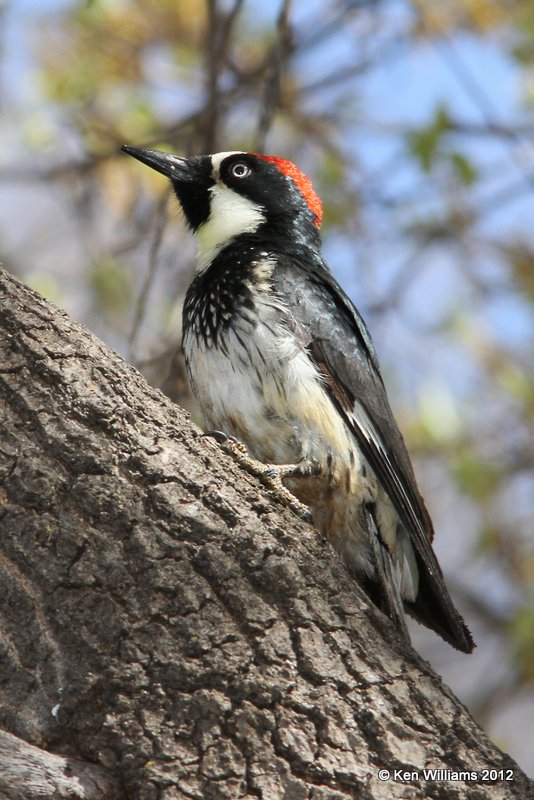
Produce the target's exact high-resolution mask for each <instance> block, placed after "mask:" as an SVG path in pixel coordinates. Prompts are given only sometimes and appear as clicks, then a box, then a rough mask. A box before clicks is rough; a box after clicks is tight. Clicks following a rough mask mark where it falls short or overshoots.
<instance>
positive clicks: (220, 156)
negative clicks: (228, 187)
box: [211, 150, 244, 181]
mask: <svg viewBox="0 0 534 800" xmlns="http://www.w3.org/2000/svg"><path fill="white" fill-rule="evenodd" d="M243 152H244V151H243V150H227V151H226V152H225V153H213V155H212V157H211V163H212V165H213V173H212V176H213V179H214V180H216V181H218V180H219V170H220V168H221V164H222V162H223V161H224V159H225V158H228V156H238V155H240V154H241V153H243Z"/></svg>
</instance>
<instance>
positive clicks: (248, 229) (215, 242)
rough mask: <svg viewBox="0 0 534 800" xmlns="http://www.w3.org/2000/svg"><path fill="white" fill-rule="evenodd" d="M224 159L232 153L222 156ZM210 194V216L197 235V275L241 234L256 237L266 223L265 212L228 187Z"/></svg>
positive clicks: (215, 187)
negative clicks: (254, 234)
mask: <svg viewBox="0 0 534 800" xmlns="http://www.w3.org/2000/svg"><path fill="white" fill-rule="evenodd" d="M218 155H222V156H223V157H224V156H226V155H228V153H224V154H221V153H218ZM209 191H210V195H211V198H210V213H209V217H208V218H207V220H206V222H203V223H202V225H199V227H198V228H197V230H196V232H195V239H196V244H197V271H198V272H202V271H203V270H205V269H206V267H209V265H210V264H211V262H212V261H213V259H214V258H215V256H216V255H217V253H218V252H219V251H220V250H222V248H223V247H225V246H226V245H227V244H229V243H230V242H231V241H232V239H235V237H236V236H239V235H240V234H241V233H253V232H254V231H255V230H257V229H258V227H259V226H260V225H261V223H262V222H263V220H264V214H263V208H262V207H261V206H259V205H256V203H253V202H252V200H249V199H248V198H247V197H242V195H240V194H237V192H234V191H233V189H230V188H229V187H228V186H226V185H225V184H224V183H216V184H214V185H213V186H212V187H211V189H210V190H209Z"/></svg>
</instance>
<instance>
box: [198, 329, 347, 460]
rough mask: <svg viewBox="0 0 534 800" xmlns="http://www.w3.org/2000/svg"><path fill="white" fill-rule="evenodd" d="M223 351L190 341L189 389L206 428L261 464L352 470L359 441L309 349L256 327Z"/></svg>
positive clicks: (234, 334)
mask: <svg viewBox="0 0 534 800" xmlns="http://www.w3.org/2000/svg"><path fill="white" fill-rule="evenodd" d="M247 333H248V335H247V336H244V335H242V333H241V332H240V331H239V330H238V331H228V332H227V333H226V336H225V338H224V340H223V341H222V342H221V343H220V344H219V346H211V347H207V346H205V345H204V344H203V343H199V342H198V341H195V343H194V345H195V346H194V347H193V346H192V344H193V342H192V341H191V340H190V338H189V337H186V338H185V339H184V351H185V355H186V361H187V367H188V371H189V378H190V383H191V388H192V390H193V393H194V395H195V396H196V398H197V400H198V402H199V405H200V407H201V411H202V415H203V417H204V422H205V425H206V426H207V427H208V428H214V429H218V430H222V431H223V432H224V433H227V434H231V435H233V436H236V437H237V438H238V439H240V440H241V441H243V442H244V444H246V446H247V447H248V449H249V451H250V452H251V454H252V455H253V456H254V457H256V458H258V459H259V460H260V461H264V462H265V463H272V464H291V463H295V462H298V461H302V460H307V459H313V460H314V461H316V462H318V463H319V464H321V465H322V464H323V462H325V463H326V462H328V464H329V465H330V466H331V465H332V464H337V463H339V464H345V463H346V464H347V465H348V466H351V465H352V466H354V449H355V443H354V440H353V438H352V436H351V434H350V432H349V431H348V429H347V427H346V425H345V423H344V422H343V420H342V419H341V417H340V415H339V413H338V412H337V409H335V408H334V406H333V404H332V402H331V400H330V398H329V396H328V394H327V392H326V390H325V387H324V382H323V379H322V377H321V376H320V374H319V373H318V371H317V369H316V367H315V366H314V364H313V363H312V362H311V360H310V358H309V356H308V354H307V352H306V350H305V349H304V348H303V347H302V346H301V345H300V344H299V343H298V342H296V341H295V340H294V339H293V338H292V337H291V336H289V335H288V334H287V333H286V332H284V331H281V332H280V333H279V335H278V340H276V334H275V336H274V337H273V332H272V329H271V328H270V329H269V330H268V331H264V330H262V326H261V325H258V326H257V327H256V328H255V329H254V330H253V331H252V332H251V331H247Z"/></svg>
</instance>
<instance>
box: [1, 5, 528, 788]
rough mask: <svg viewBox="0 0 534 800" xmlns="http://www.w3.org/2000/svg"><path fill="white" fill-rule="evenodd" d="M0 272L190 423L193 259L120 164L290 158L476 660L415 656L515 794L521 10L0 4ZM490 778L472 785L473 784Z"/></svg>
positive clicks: (523, 310) (135, 174)
mask: <svg viewBox="0 0 534 800" xmlns="http://www.w3.org/2000/svg"><path fill="white" fill-rule="evenodd" d="M0 14H1V24H2V28H1V30H2V37H1V39H0V71H1V76H2V83H1V97H0V102H1V109H2V114H1V117H0V141H1V144H2V147H1V150H0V159H1V167H2V173H1V179H0V258H1V260H2V262H3V264H4V266H5V267H6V268H7V269H9V270H11V271H12V272H14V273H16V274H17V275H19V276H21V277H22V278H23V279H24V280H25V281H26V282H28V283H29V284H31V285H32V286H34V287H35V288H36V289H38V290H39V291H41V292H43V293H44V294H45V295H47V296H48V297H50V298H51V299H52V300H54V301H55V302H56V303H58V304H59V305H61V306H63V307H64V308H66V309H67V310H68V311H69V312H70V313H71V314H72V315H73V316H74V317H75V318H77V319H79V320H82V321H83V322H85V323H86V324H87V325H88V326H89V327H90V328H91V329H92V330H94V331H95V332H96V333H97V334H98V335H99V336H101V337H102V338H103V339H105V340H106V341H107V342H109V343H110V344H111V345H113V346H114V347H116V348H117V349H118V350H119V351H120V352H122V353H123V354H124V355H125V357H127V358H129V359H130V360H132V361H133V362H134V363H135V364H136V365H137V366H138V367H139V369H141V370H142V371H143V372H144V373H145V374H146V375H147V377H148V378H149V380H151V381H152V382H153V383H154V384H155V385H157V386H160V387H162V388H163V389H164V390H165V391H167V392H168V393H169V394H170V395H171V396H172V397H173V398H174V399H175V400H176V401H177V402H180V403H181V404H182V405H185V406H186V407H188V408H189V409H191V411H192V412H193V414H194V413H195V410H194V405H193V403H192V401H191V399H190V397H189V396H188V394H187V389H186V384H185V381H184V378H183V369H182V363H181V356H180V353H179V348H178V345H179V341H180V306H181V300H182V297H183V294H184V290H185V288H186V286H187V284H188V281H189V280H190V277H191V272H192V269H193V255H194V254H193V249H192V243H191V241H190V237H189V236H188V234H187V232H186V231H185V229H184V226H183V224H182V223H181V222H180V220H179V219H178V213H177V203H176V202H175V201H174V200H173V199H170V197H169V190H168V187H167V185H166V182H165V181H164V180H163V179H162V178H161V176H159V175H157V174H156V173H154V172H152V171H151V170H149V169H146V168H144V167H142V166H141V165H140V164H139V163H137V162H134V161H133V160H132V159H129V158H127V157H125V156H123V155H122V154H121V153H120V151H119V147H120V145H121V144H122V143H125V142H126V143H129V144H143V145H148V146H152V147H161V148H168V149H170V150H172V151H175V152H178V153H181V154H188V153H203V152H217V151H219V150H232V149H244V150H255V151H260V152H261V151H264V152H270V153H277V154H279V155H282V156H284V157H286V158H290V159H292V160H294V161H296V162H297V163H298V164H299V165H300V166H301V167H302V168H303V169H304V170H305V171H306V172H307V173H308V174H309V175H310V176H311V177H312V179H313V180H314V182H315V184H316V187H317V189H318V191H319V193H320V194H321V195H322V197H323V200H324V203H325V211H326V213H325V223H324V242H325V253H326V256H327V258H328V260H329V263H330V264H331V266H332V269H333V271H334V272H335V274H336V275H337V277H338V279H339V280H340V281H341V283H342V284H343V285H344V287H345V288H346V289H347V291H348V293H349V294H350V296H351V297H352V298H353V300H354V301H355V302H356V303H357V305H358V306H359V307H360V309H361V310H362V312H363V313H364V316H365V317H366V318H367V320H368V323H369V325H370V327H371V330H372V332H373V335H374V337H375V341H376V344H377V347H378V350H379V353H380V356H381V359H382V362H383V366H384V371H385V375H386V380H387V382H388V385H389V388H390V393H391V398H392V402H393V405H394V408H395V410H396V413H397V415H398V418H399V421H400V423H401V427H402V429H403V431H404V432H405V435H406V437H407V439H408V444H409V447H410V450H411V452H412V453H413V454H414V459H415V462H416V469H417V473H418V476H419V479H420V483H421V487H422V490H423V493H424V494H425V496H426V498H427V502H428V505H429V507H430V509H431V511H432V514H433V517H434V520H435V523H436V529H437V532H438V534H437V537H438V538H437V544H436V549H437V551H438V554H439V557H440V559H441V561H442V563H443V565H444V569H445V572H446V575H447V578H448V581H449V584H450V586H451V590H452V593H453V595H454V596H455V598H456V600H457V603H458V605H459V606H460V608H461V609H462V610H463V613H464V615H465V617H466V618H467V620H468V621H469V623H470V625H471V626H472V628H473V630H474V632H475V635H476V638H477V640H478V649H477V651H476V653H475V655H473V656H471V657H469V658H467V657H465V656H462V655H460V654H457V653H455V652H453V651H451V650H450V648H448V647H447V646H445V645H442V644H441V643H440V642H439V641H437V640H436V637H434V636H432V635H431V634H427V633H426V632H425V631H422V630H421V629H419V628H417V629H416V630H414V639H415V643H416V646H417V647H418V648H419V649H420V650H421V651H422V652H423V653H424V654H425V656H427V657H428V658H429V659H430V660H431V661H432V662H433V664H434V665H435V667H436V669H437V670H438V671H439V672H440V673H441V674H443V675H444V677H445V679H446V680H447V681H448V682H449V683H450V684H451V686H452V688H453V689H454V690H455V692H456V693H457V694H459V695H460V696H461V697H462V698H463V700H464V701H465V702H466V703H467V704H468V706H469V707H470V709H471V710H472V712H473V713H474V715H475V716H476V717H477V718H478V719H479V721H480V722H481V724H482V725H483V726H484V727H485V728H486V729H487V730H488V732H489V733H490V735H491V736H493V737H494V738H495V740H496V741H497V743H498V744H499V745H500V746H501V747H503V748H504V749H505V750H508V751H510V752H511V753H512V755H514V756H515V757H516V758H517V759H518V760H519V762H520V763H521V764H522V766H523V767H524V768H525V769H527V770H528V771H530V772H531V773H534V749H533V748H532V737H533V723H532V720H533V719H534V588H533V587H534V536H533V524H534V370H533V363H534V348H533V345H534V307H533V306H534V235H533V224H532V221H533V219H534V216H533V200H534V141H533V140H534V133H533V131H534V128H533V116H532V112H533V105H534V4H533V3H532V2H531V1H530V0H524V2H521V0H412V1H411V2H410V1H409V0H374V1H373V2H371V1H368V2H366V1H365V0H324V1H323V2H320V1H319V0H293V2H291V0H276V2H275V0H266V1H264V2H260V1H259V0H226V1H225V0H207V1H206V2H199V1H198V0H87V2H83V1H82V0H3V2H1V0H0ZM481 766H491V765H481Z"/></svg>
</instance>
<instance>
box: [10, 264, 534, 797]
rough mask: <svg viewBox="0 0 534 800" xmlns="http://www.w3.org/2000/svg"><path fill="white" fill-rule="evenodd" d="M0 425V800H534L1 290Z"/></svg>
mask: <svg viewBox="0 0 534 800" xmlns="http://www.w3.org/2000/svg"><path fill="white" fill-rule="evenodd" d="M0 423H1V424H0V520H1V530H2V536H1V555H0V571H1V573H2V576H1V590H0V615H1V616H0V659H1V673H0V687H1V688H0V691H1V693H2V697H1V706H0V724H1V725H2V727H3V728H4V729H5V730H6V731H8V732H9V734H13V735H14V736H16V737H19V738H18V739H14V738H13V737H12V736H4V737H2V738H1V739H0V797H4V798H23V797H24V798H33V797H41V798H43V797H50V798H51V797H69V798H78V797H80V798H82V797H83V798H130V799H131V800H132V799H134V798H135V800H155V799H156V798H159V799H160V800H170V798H173V799H174V798H180V799H182V798H183V800H185V799H186V798H188V799H189V800H191V798H195V799H196V798H198V799H199V800H200V798H212V799H213V800H218V799H219V798H221V799H222V798H246V800H252V798H264V800H278V799H280V800H281V799H282V798H284V800H304V798H313V800H346V799H347V798H359V799H362V798H363V799H364V800H365V799H367V800H371V799H372V798H374V799H378V798H392V797H405V798H445V797H446V798H466V799H467V800H475V798H476V800H480V799H481V798H512V797H514V798H527V797H532V796H533V792H534V788H533V785H532V783H530V782H529V781H528V779H527V778H526V776H525V775H524V774H523V773H522V772H521V771H520V770H519V768H518V767H517V765H515V764H514V763H513V762H512V761H511V759H510V758H509V757H508V756H506V755H504V754H503V753H501V752H500V751H499V750H498V749H497V748H496V747H495V745H493V744H492V743H491V742H490V741H489V740H488V738H487V737H486V736H485V734H484V733H483V732H482V731H481V730H480V729H479V727H478V726H477V725H476V724H475V722H474V721H473V720H472V718H471V717H470V716H469V714H468V712H467V711H466V709H465V708H464V707H463V706H462V705H461V704H460V703H459V702H458V701H457V700H456V699H455V698H454V697H453V696H452V695H451V693H450V691H449V690H448V689H447V688H446V687H445V686H444V685H443V684H442V683H441V681H440V679H439V678H438V677H437V676H436V675H435V674H434V673H433V672H432V670H431V669H430V667H429V665H428V664H426V663H425V662H423V661H422V659H420V658H419V657H418V655H417V654H416V653H415V652H413V651H412V650H411V649H410V648H407V647H406V645H405V644H404V643H403V642H402V641H400V640H399V639H398V637H397V636H396V633H395V631H394V630H393V629H392V626H391V625H390V624H389V622H388V621H387V620H386V619H385V618H384V617H382V615H381V614H380V613H379V612H378V611H377V610H376V609H375V608H374V607H373V606H372V605H370V604H369V602H368V601H367V600H366V598H365V595H363V593H362V592H361V590H360V589H359V587H358V586H357V585H356V584H355V582H354V581H353V580H352V579H351V578H350V577H349V576H348V575H347V573H346V571H345V569H344V566H343V564H342V563H341V562H340V560H339V559H338V557H337V555H336V554H335V553H334V552H333V551H332V550H331V549H330V547H329V546H327V545H325V544H324V543H323V542H321V541H320V539H319V537H318V535H317V534H316V533H315V532H314V531H313V529H312V528H311V527H309V526H307V525H306V524H305V523H303V522H301V521H300V520H299V519H298V518H296V517H295V516H294V515H293V514H292V513H291V512H290V511H289V510H287V509H284V508H282V507H281V506H279V505H277V504H276V502H275V501H273V499H272V498H271V497H269V494H268V492H267V491H266V490H265V489H263V488H262V487H261V486H260V485H259V484H258V483H257V481H256V480H255V479H253V478H252V477H250V476H248V475H247V474H245V473H243V472H242V471H241V470H239V469H238V468H237V467H236V466H235V465H234V464H233V462H232V461H231V459H230V458H228V457H227V456H225V455H224V454H222V453H221V452H220V451H219V449H218V447H217V445H216V444H215V443H213V442H211V441H210V440H205V439H202V438H200V432H199V430H198V429H197V428H196V427H195V426H194V425H193V424H191V422H189V420H188V419H187V418H186V417H185V415H184V414H183V412H182V411H181V410H180V409H179V408H178V407H176V406H174V405H173V404H172V403H171V402H170V401H169V400H167V398H165V397H164V396H163V395H162V394H160V393H159V392H157V391H156V390H154V389H152V388H150V386H148V385H147V383H146V382H145V381H144V379H143V378H142V377H141V376H140V375H139V373H137V372H136V371H135V370H134V369H133V368H132V367H130V366H129V365H128V364H126V363H125V362H124V361H123V360H122V359H121V358H120V357H119V356H117V355H116V354H115V353H113V352H112V351H111V350H109V349H108V348H107V347H106V346H105V345H103V344H102V343H100V342H99V341H97V340H96V339H95V338H94V337H93V336H92V335H91V333H90V332H89V331H87V330H86V329H84V328H82V327H81V326H79V325H76V324H74V323H73V322H71V321H70V320H69V318H68V317H67V316H66V315H65V314H64V313H63V312H61V311H59V310H57V309H56V308H54V307H53V306H51V305H50V304H49V303H47V302H45V301H44V300H43V299H42V298H41V297H39V296H38V295H36V294H35V293H34V292H32V291H30V290H29V289H27V288H25V287H24V286H22V285H20V284H19V283H17V282H16V281H15V280H14V279H13V278H11V277H9V276H8V275H7V274H5V273H2V274H1V276H0ZM20 740H25V742H29V743H31V745H33V747H27V745H25V744H24V743H23V742H22V741H20ZM24 748H26V751H25V750H24ZM44 751H48V752H49V753H53V754H55V755H54V756H52V757H51V756H50V755H48V754H47V753H46V752H44ZM25 752H26V756H25V755H24V754H25ZM25 759H26V760H25ZM47 759H49V760H48V761H47ZM54 759H55V762H54V763H55V765H56V766H55V768H53V767H52V766H50V763H51V761H54ZM39 765H41V766H39ZM425 767H426V768H432V769H443V770H456V771H469V772H471V771H479V772H480V771H481V770H483V769H484V768H492V769H495V770H504V771H505V772H506V771H508V770H509V771H511V772H510V773H508V774H513V776H514V779H513V780H509V781H507V780H502V779H497V780H496V781H493V782H491V781H490V782H483V781H482V780H481V779H472V780H465V779H463V780H454V779H453V777H454V776H447V775H443V776H441V779H434V780H432V779H430V778H429V779H427V780H424V779H423V777H422V770H423V768H425ZM40 769H41V771H42V774H41V782H40V783H39V780H37V779H36V771H37V774H38V773H39V770H40ZM54 769H55V771H54ZM380 769H387V770H389V771H390V773H391V775H390V778H389V779H386V780H382V781H381V780H380V778H379V770H380ZM397 769H401V770H406V771H407V773H410V774H409V775H408V774H407V775H406V776H405V777H403V778H400V777H399V776H398V775H397V777H395V775H394V771H395V770H397ZM411 773H414V774H413V775H412V774H411ZM415 773H421V774H420V775H419V777H418V776H417V775H415ZM80 775H81V776H82V777H80ZM14 776H16V777H14ZM505 777H506V775H505ZM46 781H48V783H47V782H46ZM52 784H53V785H54V786H55V789H53V788H50V787H51V785H52ZM36 786H37V789H36V788H35V787H36ZM43 786H44V787H45V788H42V787H43ZM39 787H41V788H39ZM54 791H55V792H56V793H55V794H54Z"/></svg>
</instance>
